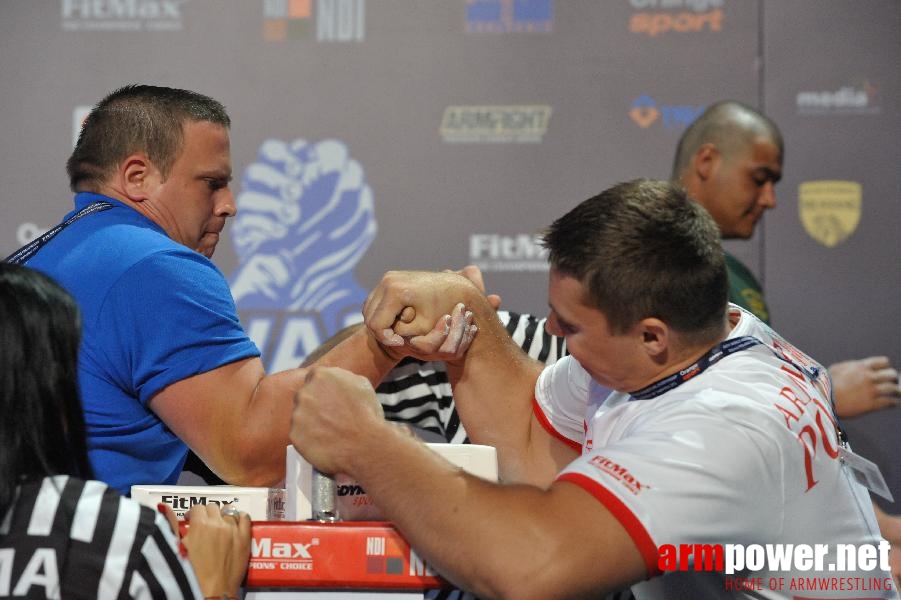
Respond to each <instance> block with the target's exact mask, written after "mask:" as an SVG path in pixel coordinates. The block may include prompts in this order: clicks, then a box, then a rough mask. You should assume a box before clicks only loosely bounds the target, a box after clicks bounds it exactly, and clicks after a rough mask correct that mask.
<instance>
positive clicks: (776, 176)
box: [754, 166, 782, 183]
mask: <svg viewBox="0 0 901 600" xmlns="http://www.w3.org/2000/svg"><path fill="white" fill-rule="evenodd" d="M754 171H756V172H757V173H763V174H764V175H766V178H767V180H769V181H772V182H773V183H779V181H780V180H781V179H782V172H781V171H774V170H773V169H771V168H769V167H763V166H761V167H757V168H756V169H754Z"/></svg>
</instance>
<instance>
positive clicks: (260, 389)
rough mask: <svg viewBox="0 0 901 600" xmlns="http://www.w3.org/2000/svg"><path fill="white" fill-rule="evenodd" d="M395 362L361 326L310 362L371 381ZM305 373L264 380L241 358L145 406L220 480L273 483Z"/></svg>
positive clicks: (259, 369)
mask: <svg viewBox="0 0 901 600" xmlns="http://www.w3.org/2000/svg"><path fill="white" fill-rule="evenodd" d="M396 363H397V359H395V358H393V357H391V356H390V355H389V354H388V353H387V351H386V350H385V349H384V348H383V347H382V346H381V345H380V344H378V343H377V342H376V341H374V340H372V339H371V336H370V335H368V332H367V330H366V329H365V328H362V327H361V328H359V329H358V330H357V331H355V332H354V333H353V334H352V335H351V336H349V337H347V338H346V339H344V340H343V341H342V342H340V343H339V344H336V345H335V347H333V348H332V349H331V350H330V351H328V352H327V353H325V354H324V355H322V356H321V357H320V358H319V360H318V361H317V363H316V364H326V365H335V366H341V367H344V368H346V369H348V370H351V371H353V372H356V373H358V374H361V375H363V376H365V377H366V378H367V379H369V380H370V381H372V382H374V383H377V382H378V381H379V380H380V379H381V378H382V377H383V376H384V375H385V374H386V373H387V372H388V371H389V370H390V369H391V368H392V367H393V366H394V365H395V364H396ZM305 376H306V370H305V369H289V370H287V371H282V372H279V373H274V374H271V375H266V373H265V371H264V369H263V365H262V362H261V361H260V359H259V358H251V359H245V360H242V361H237V362H235V363H231V364H228V365H223V366H222V367H219V368H218V369H214V370H212V371H208V372H206V373H202V374H199V375H195V376H193V377H189V378H188V379H184V380H182V381H179V382H177V383H175V384H172V385H171V386H169V387H167V388H166V389H164V390H163V391H162V392H160V393H159V394H158V395H157V396H156V397H155V398H154V399H153V401H152V408H153V410H154V411H155V412H156V413H157V414H158V415H159V416H160V418H161V419H162V420H163V421H164V422H165V423H166V424H167V426H168V427H169V428H170V429H172V431H173V432H174V433H175V434H176V435H177V436H178V437H179V438H181V439H182V440H184V441H185V443H186V444H188V446H189V447H190V448H191V449H192V450H194V452H195V453H196V454H197V455H198V456H199V457H200V458H201V459H202V460H203V461H204V462H205V463H206V464H207V466H209V467H210V468H211V469H212V470H213V471H214V472H215V473H216V474H217V475H218V476H219V477H221V478H222V479H223V480H225V481H227V482H228V483H230V484H233V485H247V486H270V485H275V484H277V483H278V482H280V481H281V480H282V479H284V476H285V451H286V450H285V449H286V447H287V445H288V444H289V443H290V442H289V439H288V433H289V430H290V420H291V411H292V410H293V407H294V395H295V393H296V392H297V390H298V389H300V388H301V387H302V386H303V382H304V377H305Z"/></svg>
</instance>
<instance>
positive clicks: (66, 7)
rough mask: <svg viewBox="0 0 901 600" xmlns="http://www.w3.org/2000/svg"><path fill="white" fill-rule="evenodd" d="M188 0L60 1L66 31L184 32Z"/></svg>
mask: <svg viewBox="0 0 901 600" xmlns="http://www.w3.org/2000/svg"><path fill="white" fill-rule="evenodd" d="M187 1H188V0H61V4H60V17H61V18H62V28H63V31H181V29H182V14H181V9H182V5H183V4H184V3H185V2H187Z"/></svg>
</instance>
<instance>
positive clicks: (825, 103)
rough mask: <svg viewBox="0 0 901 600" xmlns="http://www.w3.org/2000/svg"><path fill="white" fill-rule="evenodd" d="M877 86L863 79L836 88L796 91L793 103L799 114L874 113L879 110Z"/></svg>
mask: <svg viewBox="0 0 901 600" xmlns="http://www.w3.org/2000/svg"><path fill="white" fill-rule="evenodd" d="M878 96H879V88H878V87H877V86H876V85H874V84H872V83H870V82H868V81H865V82H863V83H862V84H860V85H845V86H842V87H841V88H839V89H837V90H823V91H804V92H798V95H797V96H796V97H795V104H796V106H797V109H798V114H799V115H804V116H818V115H875V114H878V113H879V112H881V110H880V108H879V103H878Z"/></svg>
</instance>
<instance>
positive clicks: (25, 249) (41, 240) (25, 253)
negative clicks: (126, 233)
mask: <svg viewBox="0 0 901 600" xmlns="http://www.w3.org/2000/svg"><path fill="white" fill-rule="evenodd" d="M112 207H113V205H112V204H110V203H109V202H104V201H102V200H101V201H98V202H92V203H91V204H88V205H87V206H85V207H84V208H82V209H81V210H80V211H78V212H77V213H75V214H74V215H72V216H71V217H69V218H68V219H66V220H65V221H64V222H63V223H60V224H59V225H57V226H56V227H54V228H53V229H51V230H50V231H48V232H47V233H45V234H44V235H42V236H41V237H38V238H35V239H33V240H32V241H31V242H30V243H28V244H26V245H25V246H22V247H21V248H19V249H18V250H16V251H15V252H13V253H12V254H10V255H9V256H8V257H6V262H8V263H12V264H16V265H19V264H22V263H24V262H25V261H27V260H28V259H29V258H31V257H32V256H33V255H34V254H35V253H36V252H37V251H38V250H40V249H41V248H43V247H44V246H45V245H46V244H47V242H49V241H50V240H52V239H53V238H54V237H56V234H58V233H59V232H60V231H62V230H63V229H65V228H66V227H68V226H69V225H71V224H72V223H74V222H75V221H77V220H78V219H80V218H82V217H85V216H87V215H89V214H91V213H95V212H98V211H101V210H107V209H110V208H112Z"/></svg>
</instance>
